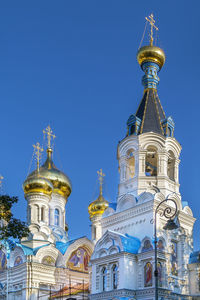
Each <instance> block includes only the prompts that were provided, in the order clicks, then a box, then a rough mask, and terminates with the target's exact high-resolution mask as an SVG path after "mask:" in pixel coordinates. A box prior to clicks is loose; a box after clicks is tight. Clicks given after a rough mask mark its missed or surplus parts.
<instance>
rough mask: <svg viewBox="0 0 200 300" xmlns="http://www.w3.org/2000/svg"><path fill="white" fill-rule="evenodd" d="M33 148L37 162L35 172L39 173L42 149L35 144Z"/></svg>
mask: <svg viewBox="0 0 200 300" xmlns="http://www.w3.org/2000/svg"><path fill="white" fill-rule="evenodd" d="M33 148H34V153H35V156H36V160H37V171H38V173H39V169H40V159H41V156H42V152H43V151H44V149H43V148H42V147H41V146H40V144H39V143H37V144H36V145H33Z"/></svg>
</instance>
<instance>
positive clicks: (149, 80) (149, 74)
mask: <svg viewBox="0 0 200 300" xmlns="http://www.w3.org/2000/svg"><path fill="white" fill-rule="evenodd" d="M141 67H142V70H143V71H144V72H145V75H144V76H143V77H142V84H143V86H144V88H145V89H147V88H150V89H152V88H154V89H157V85H158V83H159V80H160V79H159V77H158V76H157V73H158V72H159V71H160V67H159V65H157V64H156V63H153V62H149V61H146V62H144V63H143V64H142V66H141Z"/></svg>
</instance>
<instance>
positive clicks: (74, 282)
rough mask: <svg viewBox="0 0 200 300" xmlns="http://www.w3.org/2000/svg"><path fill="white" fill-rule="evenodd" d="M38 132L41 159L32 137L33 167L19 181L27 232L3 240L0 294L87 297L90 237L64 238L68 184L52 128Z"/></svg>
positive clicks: (22, 297) (0, 296)
mask: <svg viewBox="0 0 200 300" xmlns="http://www.w3.org/2000/svg"><path fill="white" fill-rule="evenodd" d="M43 132H44V134H46V136H47V141H48V143H47V149H46V152H47V154H46V155H47V157H46V161H45V163H44V164H43V165H42V166H40V159H41V152H42V151H43V149H42V147H41V146H40V144H39V143H37V144H36V145H34V149H35V151H34V152H35V154H36V158H37V169H36V170H35V171H33V172H32V173H31V174H29V175H28V177H27V178H26V180H25V181H24V183H23V190H24V195H25V199H26V200H27V223H28V225H29V230H30V234H29V236H28V238H23V239H22V241H21V243H14V242H13V241H7V243H4V246H5V247H4V249H2V250H0V271H1V272H0V282H1V289H0V299H7V300H8V299H9V300H12V299H13V300H14V299H19V300H25V299H26V300H30V299H33V300H36V299H46V300H47V299H60V297H62V299H67V298H68V297H72V295H76V299H79V298H80V294H81V295H84V299H88V297H87V295H88V291H89V265H88V264H89V260H90V257H91V254H92V252H93V243H92V242H91V241H90V240H89V239H88V238H87V237H80V238H78V239H74V240H70V239H69V238H68V234H67V233H68V226H67V224H66V223H65V206H66V203H67V200H68V197H69V196H70V194H71V191H72V186H71V182H70V179H69V178H68V176H67V175H65V174H64V173H63V172H61V171H60V170H59V169H58V168H57V167H56V166H55V165H54V163H53V159H52V154H53V144H52V140H53V139H54V138H55V135H54V134H53V132H52V129H51V128H50V126H48V127H47V128H46V130H44V131H43ZM81 299H83V297H81Z"/></svg>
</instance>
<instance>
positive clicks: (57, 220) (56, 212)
mask: <svg viewBox="0 0 200 300" xmlns="http://www.w3.org/2000/svg"><path fill="white" fill-rule="evenodd" d="M59 217H60V212H59V210H58V209H57V208H56V209H55V211H54V225H57V226H58V225H59Z"/></svg>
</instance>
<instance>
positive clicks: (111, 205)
mask: <svg viewBox="0 0 200 300" xmlns="http://www.w3.org/2000/svg"><path fill="white" fill-rule="evenodd" d="M109 207H111V208H112V209H114V210H116V208H117V203H109Z"/></svg>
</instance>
